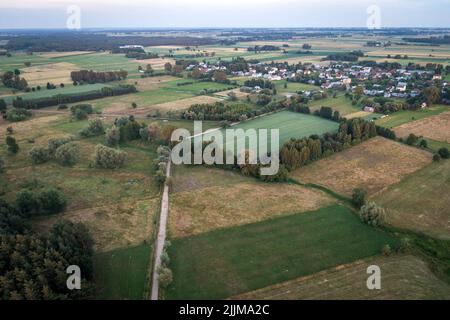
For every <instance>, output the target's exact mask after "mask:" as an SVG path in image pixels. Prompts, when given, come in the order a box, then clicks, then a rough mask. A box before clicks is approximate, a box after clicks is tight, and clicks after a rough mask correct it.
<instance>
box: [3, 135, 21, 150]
mask: <svg viewBox="0 0 450 320" xmlns="http://www.w3.org/2000/svg"><path fill="white" fill-rule="evenodd" d="M6 145H7V146H8V151H9V152H11V153H17V152H18V151H19V145H18V144H17V142H16V139H15V138H13V137H11V136H7V137H6Z"/></svg>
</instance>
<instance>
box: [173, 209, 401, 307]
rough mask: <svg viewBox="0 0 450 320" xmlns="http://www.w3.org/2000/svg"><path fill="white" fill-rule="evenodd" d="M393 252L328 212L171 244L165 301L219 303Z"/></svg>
mask: <svg viewBox="0 0 450 320" xmlns="http://www.w3.org/2000/svg"><path fill="white" fill-rule="evenodd" d="M385 244H390V245H391V246H395V241H394V240H393V239H392V238H391V237H389V236H388V235H387V234H385V233H383V232H381V231H378V230H377V229H375V228H371V227H369V226H367V225H364V224H362V223H361V222H360V220H359V218H358V217H357V216H356V215H354V214H353V213H352V212H351V211H349V209H347V208H345V207H341V206H331V207H327V208H323V209H320V210H318V211H314V212H310V213H301V214H295V215H290V216H287V217H280V218H275V219H269V220H265V221H262V222H258V223H253V224H249V225H244V226H239V227H232V228H226V229H221V230H217V231H213V232H207V233H203V234H200V235H198V236H193V237H187V238H181V239H176V240H174V241H172V245H171V247H170V248H169V255H170V256H171V257H172V262H171V267H172V270H173V272H174V282H173V283H172V284H171V286H170V287H169V289H168V291H167V294H166V296H167V298H169V299H223V298H227V297H230V296H234V295H237V294H240V293H244V292H248V291H251V290H255V289H259V288H263V287H266V286H269V285H272V284H275V283H279V282H282V281H287V280H291V279H293V278H297V277H301V276H306V275H309V274H313V273H316V272H319V271H322V270H325V269H328V268H331V267H334V266H336V265H340V264H344V263H349V262H352V261H355V260H358V259H361V258H365V257H370V256H374V255H377V254H379V253H380V250H381V248H382V247H383V246H384V245H385Z"/></svg>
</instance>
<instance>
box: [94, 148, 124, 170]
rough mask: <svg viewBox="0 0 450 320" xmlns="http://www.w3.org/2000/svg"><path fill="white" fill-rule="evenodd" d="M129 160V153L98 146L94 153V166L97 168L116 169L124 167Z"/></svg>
mask: <svg viewBox="0 0 450 320" xmlns="http://www.w3.org/2000/svg"><path fill="white" fill-rule="evenodd" d="M126 160H127V153H126V152H124V151H120V150H116V149H113V148H109V147H106V146H103V145H100V144H99V145H97V147H96V148H95V153H94V165H95V166H96V167H97V168H104V169H116V168H120V167H122V166H123V165H124V164H125V163H126Z"/></svg>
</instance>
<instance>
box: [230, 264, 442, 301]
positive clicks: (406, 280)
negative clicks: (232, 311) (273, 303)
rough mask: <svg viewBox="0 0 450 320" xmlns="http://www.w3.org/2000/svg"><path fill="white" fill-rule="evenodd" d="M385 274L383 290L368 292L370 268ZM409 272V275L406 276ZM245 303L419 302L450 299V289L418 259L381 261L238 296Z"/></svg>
mask: <svg viewBox="0 0 450 320" xmlns="http://www.w3.org/2000/svg"><path fill="white" fill-rule="evenodd" d="M371 265H377V266H379V267H380V268H381V270H382V285H381V289H380V290H368V289H367V286H366V281H367V272H366V271H367V268H368V267H369V266H371ZM406 270H408V272H405V271H406ZM233 299H242V300H263V299H267V300H302V299H307V300H346V299H349V300H404V299H408V300H418V299H424V300H428V299H450V286H449V285H448V284H447V283H445V282H443V281H441V280H440V279H438V278H436V276H435V275H434V274H433V273H432V272H431V271H430V269H429V268H428V266H427V264H426V263H425V262H424V261H422V260H420V259H419V258H417V257H415V256H410V255H397V256H392V257H388V258H386V257H377V258H369V259H364V260H360V261H357V262H354V263H350V264H346V265H341V266H338V267H336V268H332V269H328V270H325V271H322V272H319V273H316V274H313V275H311V276H306V277H301V278H297V279H294V280H291V281H287V282H283V283H280V284H276V285H273V286H270V287H267V288H263V289H259V290H255V291H252V292H248V293H244V294H242V295H238V296H234V297H233Z"/></svg>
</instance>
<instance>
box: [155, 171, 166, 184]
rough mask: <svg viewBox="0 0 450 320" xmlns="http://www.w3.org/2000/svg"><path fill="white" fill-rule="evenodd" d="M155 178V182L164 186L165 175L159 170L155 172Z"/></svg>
mask: <svg viewBox="0 0 450 320" xmlns="http://www.w3.org/2000/svg"><path fill="white" fill-rule="evenodd" d="M155 178H156V181H157V182H158V183H160V184H164V182H166V174H165V172H164V171H162V170H161V169H159V170H157V171H156V172H155Z"/></svg>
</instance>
